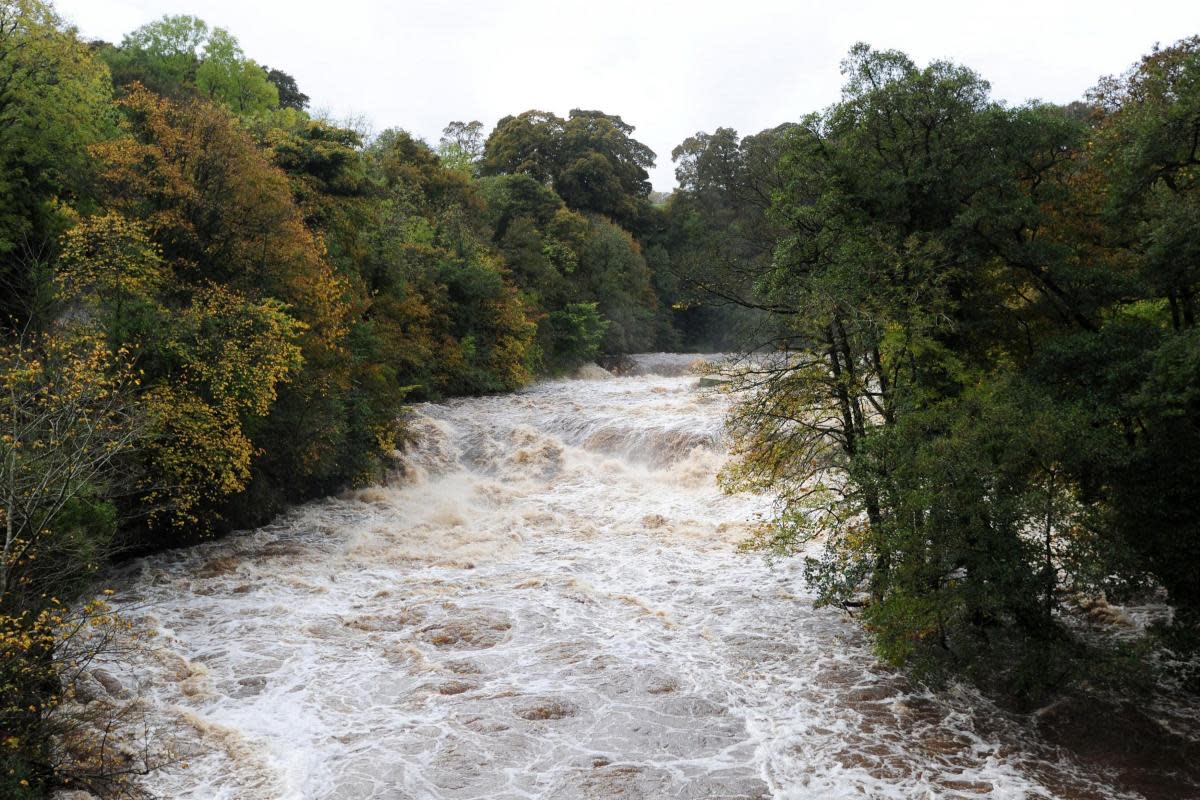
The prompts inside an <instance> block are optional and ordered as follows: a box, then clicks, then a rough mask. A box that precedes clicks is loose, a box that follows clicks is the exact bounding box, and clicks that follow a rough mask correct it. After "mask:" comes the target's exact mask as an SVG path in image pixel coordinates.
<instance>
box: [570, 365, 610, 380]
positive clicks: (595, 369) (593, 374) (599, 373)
mask: <svg viewBox="0 0 1200 800" xmlns="http://www.w3.org/2000/svg"><path fill="white" fill-rule="evenodd" d="M571 377H573V378H574V379H575V380H577V381H604V380H608V379H609V378H611V377H613V374H612V373H611V372H609V371H608V370H606V369H605V368H604V367H602V366H600V365H599V364H584V365H583V366H581V367H580V368H579V369H577V370H575V372H574V373H573V374H572V375H571Z"/></svg>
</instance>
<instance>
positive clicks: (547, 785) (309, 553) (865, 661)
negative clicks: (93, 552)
mask: <svg viewBox="0 0 1200 800" xmlns="http://www.w3.org/2000/svg"><path fill="white" fill-rule="evenodd" d="M694 358H695V357H687V356H663V355H659V356H644V357H640V358H639V359H637V360H636V362H635V367H636V368H635V369H634V370H633V372H634V373H637V374H636V375H631V376H628V377H621V378H609V379H606V380H588V381H580V380H577V381H560V382H551V383H543V384H539V385H537V386H534V387H532V388H531V389H529V390H528V391H524V392H521V393H518V394H514V395H508V396H503V397H489V398H481V399H470V400H457V401H452V402H449V403H444V404H439V405H430V406H424V407H422V408H420V409H418V410H417V411H416V413H415V415H414V418H413V420H412V427H413V429H414V430H415V431H416V432H417V434H418V440H417V441H416V443H415V444H414V445H413V446H412V447H411V448H410V449H409V452H408V453H407V454H406V459H405V468H404V469H403V470H400V471H399V472H398V474H397V475H396V476H395V480H393V481H392V482H391V484H390V485H389V486H387V487H380V488H373V489H368V490H363V491H359V492H355V493H352V494H348V495H346V496H343V497H340V498H337V499H330V500H326V501H322V502H318V503H313V504H310V505H308V506H305V507H303V508H301V509H298V510H297V511H295V512H293V513H291V514H288V515H287V516H285V517H284V518H282V519H280V520H279V521H277V522H276V523H275V524H273V525H271V526H269V527H267V528H264V529H261V530H258V531H255V532H253V533H249V534H245V535H241V536H236V537H233V538H230V539H227V540H225V541H221V542H217V543H213V544H211V545H206V546H203V547H198V548H193V549H191V550H188V551H180V552H174V553H168V554H165V555H161V556H157V557H154V558H151V559H147V560H144V561H141V562H139V563H137V564H135V565H133V566H131V567H130V568H128V570H127V572H128V574H126V575H124V576H121V578H120V580H121V587H122V588H121V589H120V591H119V593H118V595H117V602H118V605H122V606H124V607H125V608H127V609H129V613H131V614H140V615H141V619H142V622H143V624H145V625H147V626H149V627H150V628H153V629H154V630H156V631H157V636H156V637H155V639H154V644H153V648H154V649H153V651H152V652H149V653H147V654H146V655H145V656H144V657H143V658H141V659H139V660H138V662H137V663H133V664H127V665H124V666H123V667H122V668H121V669H122V670H123V672H122V674H121V677H122V679H123V680H124V681H125V682H126V683H133V682H134V681H135V679H136V680H137V681H138V682H139V683H140V687H139V691H140V692H141V694H142V695H143V696H144V697H145V699H146V702H147V703H148V705H149V709H150V712H149V713H150V720H151V722H152V724H153V725H154V738H155V740H156V741H158V742H160V743H163V742H173V743H174V746H175V747H176V749H177V750H178V751H179V752H180V753H181V755H182V757H184V758H185V759H186V762H187V766H186V768H184V766H183V765H182V764H180V765H177V766H174V767H170V768H166V769H163V770H161V771H158V772H156V773H154V774H152V775H151V776H149V777H148V778H147V779H146V781H145V784H144V785H145V787H146V788H147V789H149V790H151V791H153V792H154V793H156V794H158V795H160V796H162V797H167V798H203V799H204V800H211V799H215V798H228V799H229V800H233V799H234V798H237V800H246V799H248V798H344V800H366V799H367V798H393V799H395V800H401V799H403V798H615V797H620V798H767V797H779V798H840V797H854V798H862V797H887V798H892V797H894V798H918V797H947V798H949V797H979V796H987V797H995V798H1026V797H1031V798H1032V797H1071V798H1102V797H1122V796H1123V795H1121V794H1120V793H1119V792H1117V791H1116V790H1115V789H1113V788H1111V787H1110V786H1108V785H1107V784H1106V778H1105V776H1104V775H1102V774H1096V773H1095V772H1088V771H1086V770H1083V769H1081V768H1078V767H1076V766H1074V765H1073V764H1072V763H1071V761H1070V760H1069V759H1068V758H1066V757H1064V756H1062V755H1060V754H1058V753H1057V752H1055V751H1053V750H1052V749H1051V748H1049V747H1047V746H1044V745H1040V744H1039V743H1038V742H1037V740H1036V738H1034V737H1032V736H1031V735H1030V734H1028V733H1027V732H1026V731H1025V730H1024V729H1023V728H1022V727H1021V725H1019V724H1018V723H1017V722H1016V721H1015V720H1012V719H1010V718H1008V717H1006V716H1005V715H1004V714H1001V713H1000V712H998V711H995V710H994V709H992V708H991V707H990V706H989V705H988V704H987V703H985V702H984V701H982V700H981V699H980V698H978V697H977V696H975V695H973V694H972V693H970V692H967V691H965V690H958V691H950V692H947V693H943V694H939V695H936V696H935V695H931V694H927V693H923V692H919V691H916V690H914V689H912V688H911V687H910V686H908V685H907V684H906V683H905V682H904V681H903V680H901V679H899V678H897V677H896V676H894V675H893V674H892V673H890V672H889V671H887V670H884V669H881V668H879V667H878V666H876V665H875V662H874V661H873V659H872V657H871V655H870V653H869V650H868V649H867V647H866V646H865V644H864V642H863V641H862V639H861V637H860V635H859V634H858V633H857V631H856V628H855V626H854V624H853V623H852V622H848V621H847V620H845V619H844V618H843V617H842V616H841V615H839V614H838V613H835V612H833V611H814V610H813V609H812V607H811V604H810V603H809V594H808V592H807V590H806V588H805V585H804V582H803V579H802V577H801V570H800V566H801V565H800V564H799V563H790V562H786V561H785V562H782V563H775V564H769V563H767V562H766V561H765V560H764V559H763V558H762V557H761V556H760V555H756V554H746V553H741V552H738V550H737V549H736V544H737V542H738V541H739V540H741V539H742V538H744V537H745V536H746V534H747V532H748V530H749V529H750V526H751V525H752V524H753V522H754V521H755V520H756V519H757V518H758V516H759V515H761V514H763V513H765V512H766V510H767V508H768V506H769V504H768V503H767V502H766V500H765V499H763V498H758V497H751V496H726V495H723V494H721V492H720V491H719V490H718V488H717V487H716V485H715V475H716V472H717V470H718V468H719V467H720V464H721V462H722V459H723V456H722V450H721V419H722V413H723V409H724V405H723V403H724V401H723V399H722V398H720V397H719V396H715V395H712V394H709V393H707V392H706V391H705V390H703V389H700V388H699V386H698V380H697V378H696V376H695V375H694V374H689V372H688V366H689V365H690V364H691V363H692V361H693V360H694ZM116 669H118V668H117V667H114V670H116ZM135 676H136V677H135Z"/></svg>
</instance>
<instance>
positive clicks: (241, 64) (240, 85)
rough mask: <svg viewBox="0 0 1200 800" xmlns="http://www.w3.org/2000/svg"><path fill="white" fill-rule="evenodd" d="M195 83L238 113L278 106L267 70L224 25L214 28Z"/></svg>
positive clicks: (277, 95) (251, 112)
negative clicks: (252, 58)
mask: <svg viewBox="0 0 1200 800" xmlns="http://www.w3.org/2000/svg"><path fill="white" fill-rule="evenodd" d="M196 86H197V87H198V88H199V89H200V91H202V92H204V93H205V94H207V95H208V96H209V97H211V98H212V99H214V100H216V101H218V102H220V103H222V104H224V105H225V106H226V107H227V108H229V109H231V110H232V111H233V112H234V113H236V114H253V113H255V112H259V111H267V110H269V109H273V108H278V107H279V90H278V89H277V88H276V86H275V84H274V83H272V82H271V81H270V80H269V79H268V76H267V72H266V70H264V69H263V68H262V67H260V66H258V65H257V64H255V63H254V62H253V61H251V60H249V59H247V58H246V56H245V54H244V53H243V52H242V48H241V45H239V44H238V41H237V39H236V38H234V37H233V36H232V35H231V34H230V33H229V31H227V30H225V29H224V28H216V29H214V30H213V32H212V34H211V35H209V37H208V41H207V42H206V43H205V45H204V59H203V60H202V61H201V62H200V66H199V67H197V68H196Z"/></svg>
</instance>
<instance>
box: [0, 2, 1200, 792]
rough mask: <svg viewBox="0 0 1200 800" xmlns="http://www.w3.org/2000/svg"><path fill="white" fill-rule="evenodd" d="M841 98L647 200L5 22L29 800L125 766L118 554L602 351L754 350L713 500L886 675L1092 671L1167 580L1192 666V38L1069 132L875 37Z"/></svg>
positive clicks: (504, 139) (534, 125)
mask: <svg viewBox="0 0 1200 800" xmlns="http://www.w3.org/2000/svg"><path fill="white" fill-rule="evenodd" d="M845 73H846V76H847V84H846V88H845V92H844V95H843V98H842V100H841V102H839V103H837V104H835V105H834V106H832V107H831V108H829V109H827V110H825V111H823V112H820V113H816V114H812V115H810V116H808V117H806V118H804V119H803V120H800V121H798V122H794V123H788V124H785V125H781V126H779V127H777V128H774V129H771V130H767V131H763V132H761V133H759V134H757V135H753V136H748V137H745V138H740V137H739V136H738V135H737V133H736V132H734V131H733V130H730V129H727V128H721V129H718V130H717V131H715V132H714V133H711V134H708V133H698V134H696V135H695V136H693V137H691V138H689V139H688V140H687V141H685V142H683V143H682V144H681V145H680V146H679V147H678V148H676V150H675V151H674V153H673V154H672V155H673V157H674V159H675V161H676V163H677V175H678V179H679V183H680V188H679V190H678V191H676V192H675V193H674V194H673V195H672V196H671V197H670V198H669V200H668V201H667V202H666V203H665V204H658V205H656V204H654V203H653V202H651V191H650V188H651V187H650V184H649V180H648V175H647V169H648V168H649V167H651V166H653V164H654V160H655V154H654V153H653V152H651V151H650V150H649V149H648V148H647V147H646V146H645V145H643V144H642V143H640V142H638V141H637V140H636V139H635V138H634V137H633V132H634V129H633V127H632V126H630V125H629V124H628V123H626V122H625V121H624V120H622V119H621V118H620V117H619V116H615V115H612V114H607V113H603V112H601V111H594V110H580V109H576V110H574V111H571V112H570V114H569V115H568V116H567V117H566V118H565V119H564V118H562V117H559V116H557V115H555V114H552V113H548V112H544V111H526V112H524V113H521V114H518V115H515V116H509V117H505V118H504V119H501V120H500V121H499V122H498V123H497V124H496V125H495V127H494V128H493V129H492V130H491V131H490V133H485V129H484V126H483V125H482V124H481V123H479V122H452V123H450V124H449V125H448V126H447V128H446V130H445V133H444V136H443V137H442V139H441V141H440V142H439V143H438V144H437V145H436V147H431V146H430V145H428V144H426V143H425V142H423V141H420V140H419V139H417V138H414V137H413V136H412V135H410V134H408V133H406V132H404V131H402V130H388V131H385V132H383V133H380V134H378V135H374V136H367V135H365V134H364V133H363V132H362V131H360V130H356V129H354V128H353V127H348V126H346V125H342V124H339V123H337V122H335V121H333V120H330V119H324V118H320V117H317V116H314V115H312V114H310V113H309V112H308V111H307V110H306V109H307V105H308V98H307V96H306V95H305V94H304V93H303V92H302V91H301V87H299V86H297V84H296V81H295V80H294V79H292V78H291V77H290V76H289V75H288V74H287V73H286V72H284V71H282V70H280V69H278V68H268V67H265V66H262V65H259V64H257V63H256V62H254V61H253V60H251V59H250V58H248V57H247V56H246V54H244V53H243V52H242V50H241V48H240V46H239V44H238V42H237V40H236V38H234V37H233V36H232V35H231V34H230V33H229V32H228V31H224V30H221V29H210V28H209V27H208V26H207V25H205V24H204V23H203V22H202V21H200V20H198V19H195V18H192V17H186V16H177V17H166V18H164V19H162V20H159V21H156V22H152V23H150V24H147V25H145V26H143V27H142V28H139V29H138V30H136V31H134V32H132V33H130V34H129V35H128V36H126V37H125V39H124V40H123V41H122V42H120V43H119V44H110V43H104V42H84V41H82V40H81V39H80V38H79V36H78V34H77V33H76V31H74V30H73V29H72V28H70V27H69V26H68V25H67V24H65V23H64V22H63V21H62V20H61V19H59V18H58V17H57V16H56V15H55V13H54V11H53V9H52V8H51V7H50V6H49V5H48V4H47V3H46V2H44V0H0V285H2V286H3V293H2V294H0V324H2V326H3V335H2V337H0V339H2V341H0V390H2V391H3V400H2V402H0V437H2V438H0V494H2V502H0V518H2V519H3V522H4V531H5V534H4V535H5V539H4V547H3V554H2V557H0V795H3V796H20V795H21V794H22V793H25V792H28V793H30V794H31V796H33V795H35V794H37V793H40V792H42V791H44V790H45V789H47V788H49V787H52V786H54V785H57V784H59V783H61V782H62V781H64V780H66V779H67V778H68V777H69V778H70V779H71V780H72V781H74V784H75V785H83V786H88V787H90V788H92V789H95V790H97V791H101V792H103V791H109V790H111V789H112V788H113V787H119V786H120V785H121V783H122V781H123V780H124V779H125V777H126V776H127V774H128V773H129V772H130V771H133V770H135V769H136V768H137V767H136V765H131V764H130V763H128V762H127V761H118V762H114V761H113V758H112V754H110V753H105V752H103V751H97V750H96V749H95V748H94V747H92V746H91V745H90V744H89V740H88V737H87V736H86V733H85V732H86V730H88V729H87V727H86V725H85V724H83V723H81V722H80V721H79V720H78V719H77V718H73V717H71V715H70V714H68V713H64V712H63V708H64V707H67V706H69V705H70V700H71V697H70V683H71V682H70V676H71V674H72V673H73V671H78V670H80V669H82V668H83V667H84V666H86V664H87V663H88V659H90V658H91V657H93V656H94V655H95V654H96V653H97V652H98V651H99V650H101V649H103V648H104V647H106V646H109V645H111V644H112V643H113V642H115V641H116V640H117V639H116V636H117V634H116V632H115V631H116V630H117V629H118V628H119V625H120V623H119V620H116V619H115V618H113V617H112V616H111V615H110V614H109V613H108V612H107V609H106V608H105V607H104V605H103V603H101V602H93V603H89V604H87V605H84V606H82V607H75V608H70V610H68V608H69V607H70V606H71V601H72V600H74V599H75V598H77V597H78V596H79V594H80V593H81V592H82V591H85V590H86V589H87V588H88V587H89V581H90V579H91V578H93V577H94V576H95V574H96V573H97V572H98V571H99V570H100V569H102V568H103V567H104V565H105V564H106V563H107V562H108V561H109V560H111V559H112V558H113V557H114V556H115V555H117V554H121V553H130V552H138V551H141V550H145V549H148V548H158V547H166V546H174V545H180V544H187V543H190V542H195V541H198V540H199V539H201V538H202V537H205V536H209V535H212V534H214V533H219V532H223V531H226V530H229V529H231V528H234V527H239V526H249V525H254V524H258V523H261V522H263V521H265V520H266V519H268V518H270V517H271V516H272V515H274V514H276V513H277V512H278V511H279V510H280V509H281V508H282V507H284V506H285V505H286V504H288V503H292V502H297V501H300V500H303V499H306V498H310V497H314V496H319V495H321V494H325V493H330V492H334V491H338V490H339V489H341V488H344V487H346V486H349V485H354V484H357V483H362V482H366V481H370V480H372V479H374V478H376V477H378V476H379V475H380V473H381V471H382V470H383V469H384V467H385V466H386V464H387V460H388V458H389V455H390V453H392V451H394V449H395V448H396V447H397V446H398V444H399V443H400V442H401V441H402V440H403V437H404V430H403V413H402V412H403V408H404V405H405V404H406V403H408V402H411V401H414V400H425V399H436V398H440V397H445V396H449V395H461V394H478V393H487V392H498V391H505V390H511V389H514V388H517V387H519V386H521V385H523V384H525V383H527V382H528V381H530V380H532V379H533V378H534V377H536V376H538V375H545V374H559V373H563V372H566V371H569V370H571V369H573V368H574V367H576V366H577V365H579V364H581V363H583V362H586V361H588V360H592V359H595V358H597V357H598V356H601V355H609V356H619V355H620V354H623V353H630V352H637V351H644V350H651V349H680V348H689V349H728V348H732V347H735V346H739V345H741V346H747V345H748V346H751V347H753V348H754V349H756V350H757V354H756V356H755V357H754V358H752V359H750V360H748V361H746V362H745V364H744V365H743V368H741V369H738V370H735V373H734V378H733V380H732V381H731V383H730V387H731V388H733V389H739V390H742V391H743V394H742V395H741V396H740V400H739V403H738V405H737V408H736V412H735V414H734V416H733V418H732V420H731V430H732V433H733V442H734V447H735V456H736V458H735V461H734V462H733V465H732V466H731V467H730V468H729V470H728V471H727V473H726V475H725V479H726V480H727V482H728V484H729V485H730V486H731V487H734V488H739V487H751V488H761V489H767V490H769V491H771V492H774V493H776V494H778V495H779V497H780V498H781V499H780V505H779V512H780V513H779V517H778V519H777V520H776V522H775V523H774V524H772V525H770V526H767V527H765V528H764V529H763V530H762V533H761V537H760V542H759V543H760V544H762V545H763V546H765V547H768V548H772V549H774V550H776V551H779V552H788V553H790V552H795V551H797V550H799V549H801V548H806V547H807V546H808V544H809V542H810V541H813V540H816V539H819V540H820V542H821V545H820V548H819V550H818V551H810V552H819V553H820V555H819V556H814V557H813V558H812V559H811V561H810V576H811V578H812V580H813V581H814V583H815V585H816V586H817V587H818V589H819V591H820V598H821V602H823V603H830V604H838V605H842V606H844V607H847V608H855V609H859V608H861V616H862V618H863V620H864V621H865V623H866V625H867V627H868V629H869V630H870V631H871V633H872V634H873V635H874V637H875V639H876V641H877V643H878V647H879V652H880V653H881V655H882V656H883V657H885V658H886V659H888V660H889V661H892V662H894V663H897V664H905V665H909V666H911V667H914V668H916V669H917V670H918V671H919V672H921V673H922V674H925V675H928V676H935V675H942V674H951V673H957V674H966V675H969V676H971V677H973V678H975V679H976V680H979V681H982V682H987V683H989V684H991V685H995V686H1000V687H1003V688H1005V689H1006V690H1008V691H1010V692H1013V693H1015V694H1016V695H1017V696H1021V697H1025V698H1030V699H1035V698H1037V697H1038V696H1039V695H1040V694H1041V693H1043V692H1045V691H1046V690H1047V689H1048V688H1054V687H1060V686H1063V685H1066V684H1069V683H1070V682H1071V681H1073V680H1077V679H1079V678H1080V677H1081V676H1084V675H1086V677H1088V678H1089V679H1090V680H1093V681H1095V680H1097V679H1099V678H1103V677H1105V675H1106V674H1108V673H1110V672H1111V671H1112V670H1111V667H1112V665H1113V664H1114V663H1116V662H1117V660H1118V659H1117V658H1105V659H1097V657H1096V650H1095V646H1094V642H1093V640H1092V638H1089V637H1084V636H1082V635H1080V633H1079V631H1078V630H1077V627H1076V626H1074V625H1072V624H1069V618H1068V616H1067V615H1064V614H1063V613H1062V612H1063V610H1064V608H1065V607H1067V606H1069V604H1070V603H1071V602H1074V601H1073V600H1072V598H1075V597H1078V596H1080V594H1082V595H1087V596H1091V597H1094V596H1096V595H1097V594H1099V593H1106V594H1107V596H1108V597H1109V598H1118V597H1131V596H1135V595H1138V594H1146V593H1148V592H1151V591H1158V592H1161V593H1163V595H1164V596H1165V599H1166V600H1167V601H1168V602H1169V603H1170V604H1171V605H1172V606H1173V607H1174V608H1175V609H1176V615H1175V624H1174V626H1173V627H1171V628H1170V629H1169V630H1168V631H1167V632H1166V635H1167V636H1168V637H1170V638H1169V644H1170V646H1172V647H1184V646H1187V645H1188V643H1189V642H1194V641H1195V639H1196V636H1195V632H1196V631H1197V629H1198V626H1200V530H1197V527H1198V525H1200V522H1198V520H1200V516H1198V515H1197V513H1196V510H1195V509H1196V507H1197V504H1198V503H1200V481H1197V480H1196V477H1195V476H1196V474H1197V472H1198V470H1200V455H1198V454H1200V425H1198V422H1197V421H1198V420H1200V334H1198V333H1197V327H1196V315H1197V308H1196V306H1197V303H1198V302H1200V301H1198V299H1197V292H1198V291H1200V149H1198V148H1200V144H1198V143H1200V39H1189V40H1185V41H1183V42H1180V43H1178V44H1176V45H1174V46H1172V47H1170V48H1167V49H1163V50H1156V51H1155V52H1154V53H1152V54H1151V55H1149V56H1147V57H1146V58H1145V59H1144V60H1143V61H1142V62H1141V63H1139V64H1138V65H1136V66H1135V67H1134V68H1132V69H1131V70H1130V71H1129V72H1128V73H1127V74H1125V75H1123V76H1121V77H1119V78H1113V79H1106V80H1104V81H1102V82H1101V83H1100V85H1099V86H1098V87H1097V89H1096V90H1095V91H1094V92H1093V93H1092V94H1091V95H1090V96H1089V97H1088V98H1087V100H1086V101H1085V102H1080V103H1077V104H1073V105H1071V106H1069V107H1058V106H1052V105H1047V104H1039V103H1031V104H1026V105H1023V106H1018V107H1011V106H1006V105H1004V104H1001V103H998V102H996V101H995V100H993V99H992V98H991V97H990V95H989V87H988V85H987V83H986V82H985V81H984V80H983V79H982V78H980V77H979V76H978V75H976V74H975V73H973V72H972V71H970V70H968V69H966V68H963V67H961V66H957V65H954V64H950V63H945V62H935V63H933V64H930V65H928V66H926V67H920V66H918V65H916V64H914V63H913V62H912V61H910V60H909V59H908V58H907V57H905V56H904V55H902V54H900V53H895V52H878V51H874V50H871V49H869V48H867V47H865V46H859V47H857V48H855V49H854V50H853V51H852V53H851V55H850V57H849V58H848V59H847V61H846V62H845ZM1109 655H1113V654H1112V653H1110V654H1109ZM1116 655H1120V656H1124V655H1129V654H1128V653H1118V654H1116ZM1088 664H1090V665H1091V666H1090V668H1087V669H1085V667H1087V665H1088ZM81 731H83V733H81Z"/></svg>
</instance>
